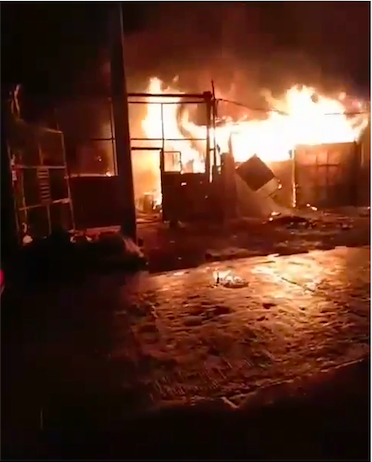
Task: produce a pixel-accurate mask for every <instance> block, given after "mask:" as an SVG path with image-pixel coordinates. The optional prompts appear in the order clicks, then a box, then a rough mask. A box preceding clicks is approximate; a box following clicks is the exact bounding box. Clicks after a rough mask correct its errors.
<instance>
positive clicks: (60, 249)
mask: <svg viewBox="0 0 372 462" xmlns="http://www.w3.org/2000/svg"><path fill="white" fill-rule="evenodd" d="M16 266H17V267H18V269H19V270H21V272H22V273H23V274H27V275H31V274H32V275H33V276H34V277H38V276H40V275H43V276H45V277H49V276H52V275H57V274H58V276H59V277H60V276H61V275H63V276H65V277H66V276H68V275H69V274H73V273H76V272H80V273H91V272H102V271H103V272H107V271H109V272H110V271H115V270H120V271H133V270H139V269H144V268H145V267H146V261H145V257H144V255H143V252H142V251H141V249H140V248H139V247H138V246H137V244H135V243H134V242H133V240H131V239H130V238H128V237H125V236H123V235H122V234H121V233H119V232H101V233H100V234H99V235H98V236H95V237H94V238H92V237H89V236H88V235H86V233H84V232H76V233H69V232H66V231H63V230H58V231H54V232H52V233H51V235H50V236H48V237H46V238H42V239H37V238H34V239H33V240H32V241H31V242H29V243H27V244H26V245H24V246H23V247H22V248H21V249H20V252H19V255H18V259H17V263H16Z"/></svg>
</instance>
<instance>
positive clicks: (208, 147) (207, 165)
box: [205, 92, 212, 183]
mask: <svg viewBox="0 0 372 462" xmlns="http://www.w3.org/2000/svg"><path fill="white" fill-rule="evenodd" d="M205 101H206V104H207V134H206V136H207V140H206V147H205V149H206V155H205V174H206V177H207V179H208V183H210V181H211V132H210V128H211V120H212V117H211V113H212V94H211V93H210V92H208V93H205Z"/></svg>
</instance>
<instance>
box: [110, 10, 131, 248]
mask: <svg viewBox="0 0 372 462" xmlns="http://www.w3.org/2000/svg"><path fill="white" fill-rule="evenodd" d="M116 5H117V7H116V8H115V9H114V11H113V15H112V37H111V95H112V106H113V118H114V132H115V148H116V165H117V174H118V195H119V197H118V198H117V199H118V201H119V204H120V210H121V223H120V225H121V230H122V232H123V234H124V235H125V236H128V237H131V238H132V239H133V240H134V241H136V238H137V229H136V208H135V200H134V184H133V169H132V153H131V146H130V133H129V114H128V95H127V85H126V78H125V67H124V43H123V42H124V33H123V13H122V8H121V2H117V3H116Z"/></svg>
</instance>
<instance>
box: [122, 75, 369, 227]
mask: <svg viewBox="0 0 372 462" xmlns="http://www.w3.org/2000/svg"><path fill="white" fill-rule="evenodd" d="M175 85H176V83H175ZM208 95H209V96H208ZM142 96H143V95H142ZM196 96H197V95H190V94H184V93H181V92H179V91H176V90H175V89H173V88H166V87H165V86H164V85H163V83H162V82H161V81H160V80H159V79H157V78H153V79H151V80H150V83H149V87H148V90H147V97H146V98H145V99H146V112H145V116H144V117H143V119H142V121H141V131H142V137H132V139H133V141H132V149H134V150H135V151H137V150H141V146H142V148H144V149H149V150H153V152H157V154H156V155H155V156H154V155H152V156H151V155H150V156H143V157H142V159H141V160H139V159H136V156H137V153H136V152H134V170H135V171H134V175H135V183H136V184H137V191H136V193H137V196H138V195H139V194H142V193H146V192H147V193H148V192H150V191H151V193H152V194H153V196H154V203H160V202H161V197H162V201H163V206H165V207H164V212H165V216H166V218H168V217H167V215H169V213H176V214H178V215H179V216H181V215H182V213H181V209H182V207H183V205H182V202H183V203H184V207H186V208H188V209H192V210H193V211H194V212H195V211H196V208H198V209H199V214H203V213H204V214H206V212H207V211H208V210H210V208H209V206H210V205H211V203H212V202H215V201H213V200H212V196H213V195H214V191H215V190H216V188H215V187H214V188H211V187H210V186H209V184H210V183H216V175H215V174H216V172H218V173H221V166H222V169H223V162H222V157H223V155H224V154H226V153H230V155H232V156H233V158H234V162H235V166H236V167H239V165H242V164H243V163H245V162H246V161H247V160H249V159H252V158H253V156H256V157H257V158H258V159H259V160H260V161H262V162H264V163H266V164H267V166H268V167H269V168H270V169H271V170H272V172H273V173H274V175H273V178H269V177H267V179H266V180H265V181H264V179H263V177H262V184H260V185H259V186H256V187H254V186H253V185H252V184H249V181H248V184H249V186H250V187H249V188H248V189H247V187H246V186H244V185H243V183H242V182H241V181H240V180H239V178H238V176H237V175H236V174H235V173H236V172H234V173H233V174H230V176H231V175H232V177H234V180H233V182H235V183H236V182H237V184H236V185H235V190H236V191H235V194H236V196H237V197H236V200H237V201H238V205H239V204H240V207H238V208H239V209H240V214H250V213H258V211H257V203H260V204H261V205H260V207H258V208H259V209H260V210H261V212H262V213H264V214H265V213H266V212H267V211H268V210H269V209H270V208H273V207H274V203H276V204H277V203H278V202H279V204H280V203H282V205H285V206H291V205H293V204H296V205H302V203H308V202H313V203H317V204H318V205H324V206H326V205H336V203H335V202H337V201H335V198H336V197H337V195H338V197H340V196H339V193H340V191H339V190H340V189H341V190H342V189H343V193H344V194H343V195H344V196H345V188H352V187H353V182H352V178H355V173H356V171H355V168H358V159H357V157H358V156H357V150H356V149H355V146H356V145H355V143H356V142H357V141H358V140H359V138H360V136H361V134H362V133H363V131H364V130H365V128H366V126H367V124H368V116H367V115H366V112H365V109H366V108H365V107H364V105H363V103H361V102H359V101H354V100H350V99H348V98H347V97H346V95H345V94H343V93H342V94H339V95H338V96H337V97H335V98H329V97H326V96H323V95H321V94H319V93H318V92H316V90H315V89H313V88H308V87H304V86H293V87H292V88H290V89H289V90H288V91H287V92H285V94H284V95H283V96H282V98H274V97H273V96H272V95H271V94H270V93H265V94H264V96H265V99H266V102H267V104H268V105H269V107H270V108H271V109H269V110H268V111H264V110H258V109H252V108H246V114H245V115H243V117H242V118H240V119H239V120H233V119H232V118H229V117H228V116H226V115H224V116H223V117H220V118H218V114H217V112H218V110H217V106H218V105H220V104H224V105H229V104H230V106H231V105H232V104H236V103H233V102H229V101H226V100H224V99H216V98H214V96H213V95H212V94H208V93H204V94H201V95H199V101H193V100H192V98H193V97H194V100H195V99H196ZM190 98H191V99H190ZM130 103H131V101H129V104H130ZM130 106H131V104H130ZM224 112H225V113H226V108H225V111H224ZM203 118H204V123H203ZM137 130H138V128H137ZM139 145H141V146H139ZM159 153H160V154H159ZM159 156H160V157H159ZM258 164H259V162H256V170H255V172H253V171H252V175H251V177H252V178H253V177H254V176H256V179H257V178H258V177H259V172H258V170H257V169H258V168H259V167H258ZM252 165H253V164H252ZM230 170H231V169H230ZM261 170H262V169H261ZM238 171H239V170H238ZM145 172H146V174H145ZM150 172H151V174H152V179H153V180H152V181H153V182H152V185H151V186H150V185H147V184H145V181H142V179H141V177H142V178H147V179H148V178H150V177H151V174H150ZM240 176H241V175H240ZM245 179H246V180H247V178H245ZM272 180H275V181H272ZM323 180H324V181H323ZM259 181H260V180H259ZM322 181H323V183H324V184H322ZM253 183H254V181H253ZM298 183H301V184H300V185H299V184H298ZM170 184H172V186H173V187H172V188H170V187H169V185H170ZM221 184H222V183H221V182H220V186H221ZM266 184H269V185H270V186H269V187H267V186H266V187H265V188H263V186H264V185H266ZM346 184H347V186H345V185H346ZM147 186H150V187H149V188H148V191H141V187H147ZM225 186H226V183H225ZM331 189H332V190H333V192H332V193H329V192H330V190H331ZM279 190H280V192H278V191H279ZM220 192H221V191H220ZM223 194H224V195H225V196H226V190H225V191H224V193H223ZM324 195H325V196H324ZM323 196H324V197H323ZM328 196H329V197H328ZM331 196H332V197H331ZM192 197H193V200H192ZM205 199H208V201H207V203H204V205H202V203H203V202H205ZM348 200H352V199H351V198H350V197H344V201H346V202H347V201H348ZM327 201H328V203H327ZM247 203H248V205H247ZM171 204H172V205H171ZM254 204H255V205H256V206H255V205H254ZM275 206H276V205H275ZM169 207H170V208H172V209H173V210H174V211H173V212H169ZM176 209H178V211H177V212H176Z"/></svg>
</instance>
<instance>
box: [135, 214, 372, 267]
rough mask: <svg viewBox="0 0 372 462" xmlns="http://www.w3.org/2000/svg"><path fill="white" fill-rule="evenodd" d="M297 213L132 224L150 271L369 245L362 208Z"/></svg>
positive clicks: (365, 215) (368, 218)
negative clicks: (175, 225)
mask: <svg viewBox="0 0 372 462" xmlns="http://www.w3.org/2000/svg"><path fill="white" fill-rule="evenodd" d="M297 212H298V213H299V215H296V217H297V218H299V217H301V218H303V219H304V220H305V223H300V222H298V223H294V224H291V223H289V221H288V222H287V223H286V220H285V217H284V215H283V216H279V217H276V218H275V219H273V221H272V222H270V221H267V219H263V218H261V219H259V218H243V219H236V220H231V221H229V222H226V223H215V224H212V223H204V224H203V223H199V224H198V223H194V224H181V225H180V227H178V228H169V226H168V225H167V224H165V223H162V222H159V220H156V219H153V221H151V220H150V219H148V220H143V221H141V222H140V223H138V236H139V237H140V238H142V239H143V241H144V252H145V254H146V257H147V258H148V261H149V270H150V271H151V272H159V271H170V270H174V269H183V268H190V267H195V266H198V265H200V264H203V263H205V262H207V261H219V260H227V259H231V258H246V257H254V256H258V255H261V256H263V255H269V254H272V253H279V254H282V255H289V254H294V253H305V252H308V251H312V250H329V249H333V248H335V247H337V246H349V247H358V246H362V245H369V244H370V213H369V209H367V208H352V207H351V208H346V209H342V210H333V211H328V212H327V211H315V212H314V211H311V210H309V211H302V212H299V211H297ZM287 218H288V217H287ZM306 221H307V223H306ZM309 224H310V225H311V226H308V225H309Z"/></svg>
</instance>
